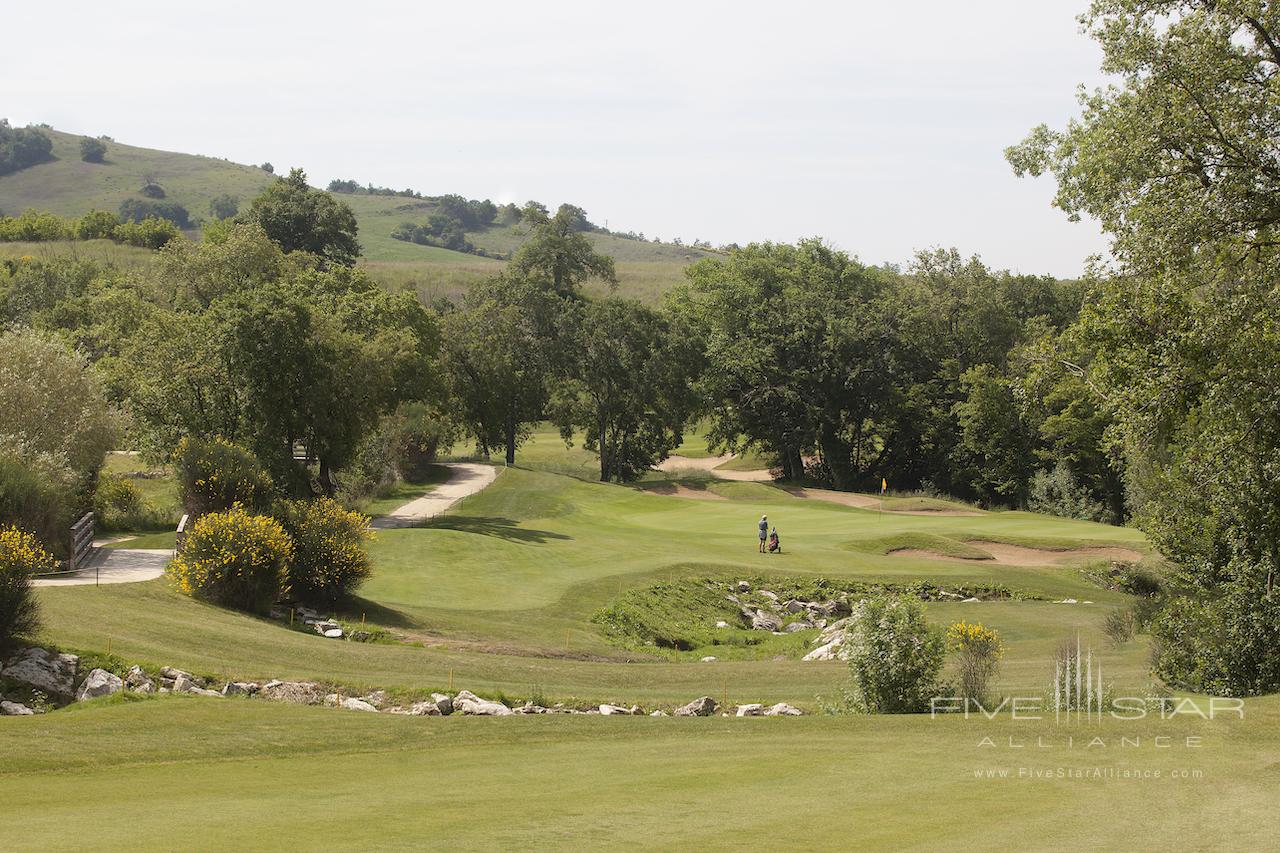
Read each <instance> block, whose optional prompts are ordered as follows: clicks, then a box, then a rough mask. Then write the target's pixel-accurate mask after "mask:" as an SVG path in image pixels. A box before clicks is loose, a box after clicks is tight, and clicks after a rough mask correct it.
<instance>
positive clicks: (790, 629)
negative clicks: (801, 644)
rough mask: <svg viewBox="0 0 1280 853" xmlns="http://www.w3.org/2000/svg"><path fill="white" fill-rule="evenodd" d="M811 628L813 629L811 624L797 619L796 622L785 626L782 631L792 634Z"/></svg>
mask: <svg viewBox="0 0 1280 853" xmlns="http://www.w3.org/2000/svg"><path fill="white" fill-rule="evenodd" d="M812 627H813V623H812V622H807V621H805V620H804V619H797V620H796V621H794V622H792V623H791V624H789V625H787V627H785V628H783V629H782V630H783V631H785V632H786V633H788V634H794V633H795V632H796V631H807V630H808V629H810V628H812Z"/></svg>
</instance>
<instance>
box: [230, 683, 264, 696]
mask: <svg viewBox="0 0 1280 853" xmlns="http://www.w3.org/2000/svg"><path fill="white" fill-rule="evenodd" d="M261 689H262V688H261V687H260V686H259V684H258V682H256V681H228V682H227V683H226V684H225V685H223V687H222V695H223V696H253V695H254V694H256V693H257V692H258V691H259V690H261Z"/></svg>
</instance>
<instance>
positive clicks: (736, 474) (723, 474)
mask: <svg viewBox="0 0 1280 853" xmlns="http://www.w3.org/2000/svg"><path fill="white" fill-rule="evenodd" d="M734 458H735V457H734V455H733V454H732V453H726V454H724V455H723V456H704V457H702V458H701V459H693V458H690V457H688V456H668V457H667V458H666V459H664V460H662V462H661V463H659V464H658V470H659V471H680V470H684V471H710V472H711V473H712V475H713V476H715V477H719V478H720V479H721V480H737V481H739V482H744V483H768V482H770V481H772V480H773V475H772V474H770V473H769V471H768V469H761V470H758V471H721V470H717V468H716V466H718V465H723V464H724V463H726V462H728V461H730V460H731V459H734Z"/></svg>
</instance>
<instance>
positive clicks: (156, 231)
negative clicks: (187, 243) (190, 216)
mask: <svg viewBox="0 0 1280 853" xmlns="http://www.w3.org/2000/svg"><path fill="white" fill-rule="evenodd" d="M181 236H182V232H181V231H179V230H178V226H177V225H174V224H173V223H172V222H170V221H169V220H167V219H161V218H160V217H157V216H148V217H146V218H145V219H142V220H141V221H139V222H121V223H120V224H119V225H117V226H116V227H115V230H114V231H113V232H112V233H111V239H113V240H115V241H116V242H117V243H125V244H127V245H130V246H141V247H142V248H144V249H159V248H161V247H163V246H167V245H168V244H169V243H170V242H171V241H173V240H176V239H177V238H179V237H181Z"/></svg>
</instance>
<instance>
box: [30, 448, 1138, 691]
mask: <svg viewBox="0 0 1280 853" xmlns="http://www.w3.org/2000/svg"><path fill="white" fill-rule="evenodd" d="M531 447H533V448H536V447H537V444H534V445H531ZM561 447H563V446H562V445H561ZM562 453H563V451H562ZM550 456H551V454H548V457H550ZM544 461H546V462H549V459H547V460H544ZM565 463H566V460H565V459H562V460H561V464H565ZM721 485H723V486H740V487H754V488H752V489H750V491H751V494H750V495H749V496H744V497H741V498H739V499H737V500H733V501H694V500H686V499H683V498H676V497H664V496H658V495H651V494H645V493H643V492H640V491H637V490H635V489H630V488H625V487H619V486H614V485H606V484H599V483H594V482H588V481H584V480H579V479H576V478H571V477H564V476H559V475H555V474H551V473H547V472H542V471H528V470H521V469H519V468H514V469H511V470H509V471H507V472H505V473H504V475H503V476H502V477H500V478H499V479H498V481H497V482H496V483H495V484H494V485H493V486H491V487H490V488H489V489H487V490H486V491H484V492H482V493H481V494H479V495H476V496H474V497H472V498H470V499H469V500H468V501H467V503H466V505H465V507H464V508H463V509H462V510H460V511H458V512H455V513H451V514H450V515H448V516H445V517H444V518H442V519H439V520H438V521H436V522H435V523H434V524H432V525H430V526H428V527H425V528H422V529H408V530H387V531H381V532H380V533H379V534H378V536H377V539H376V541H375V542H374V544H373V546H372V556H373V559H374V565H375V569H374V574H373V577H372V578H371V580H370V581H369V582H368V583H367V584H366V586H365V587H364V589H363V590H362V595H363V596H364V601H363V602H362V603H357V604H356V605H354V607H352V608H351V609H350V611H349V615H350V616H351V617H353V618H355V619H357V620H358V619H359V618H360V615H361V614H364V615H365V616H366V618H367V619H368V621H370V622H371V623H374V624H379V625H385V626H388V627H390V628H392V629H393V630H396V631H399V632H401V633H403V634H405V635H407V636H408V637H409V638H410V639H418V640H420V641H421V642H422V643H423V644H424V645H425V646H426V647H425V648H415V647H412V646H409V645H364V644H357V643H346V642H331V641H326V640H323V639H320V638H317V637H312V636H310V635H306V634H300V633H297V632H292V631H289V630H288V629H287V627H282V626H280V625H278V624H276V623H273V622H270V621H267V620H259V619H255V618H252V617H248V616H243V615H240V614H235V613H230V612H227V611H224V610H221V609H218V608H214V607H211V606H208V605H204V604H200V603H197V602H193V601H190V600H189V599H185V598H183V597H181V596H179V595H178V594H177V593H175V592H172V591H170V590H169V589H168V588H167V586H166V582H165V581H163V580H161V581H156V582H151V583H147V584H138V585H126V586H119V587H112V588H107V587H103V588H101V589H94V588H91V587H90V588H62V589H45V590H42V591H41V599H42V603H43V604H44V607H45V612H46V615H47V623H48V626H49V627H48V632H47V633H48V637H49V639H50V640H52V641H54V642H56V643H58V644H60V645H64V646H68V647H74V648H79V649H102V648H104V647H105V646H106V644H107V642H108V641H110V643H111V645H112V648H113V650H114V651H115V653H116V654H118V655H121V656H123V657H125V658H128V659H137V660H138V661H142V662H149V663H155V664H173V665H178V666H189V667H192V668H195V669H198V670H200V671H202V672H209V673H213V674H218V673H223V672H225V673H227V674H231V675H238V676H245V677H313V678H318V679H322V680H323V679H331V680H334V681H339V682H343V683H352V684H358V685H367V686H371V687H374V686H383V687H396V688H403V689H406V690H413V689H425V688H430V687H442V686H446V684H447V681H448V677H449V673H450V671H451V670H452V671H453V672H454V675H455V678H456V680H457V682H458V684H459V686H463V685H465V686H470V687H471V689H474V690H490V691H498V690H500V691H504V692H507V693H508V694H511V695H523V696H527V695H531V694H532V693H534V692H538V691H540V692H543V693H545V694H546V695H548V696H556V697H568V698H572V697H585V698H591V699H599V700H602V701H603V700H606V699H620V700H625V699H631V700H633V701H648V700H661V701H666V702H677V701H681V700H687V698H688V697H689V696H690V695H696V694H698V693H701V692H709V691H710V690H713V689H715V688H716V685H718V684H721V683H723V682H724V681H725V680H728V681H729V682H730V684H731V685H733V688H734V689H735V690H740V691H742V692H743V694H744V695H750V696H752V697H756V698H759V699H760V700H765V699H773V700H775V701H777V700H784V699H785V700H788V701H792V702H795V703H799V704H809V705H811V706H812V704H813V702H814V697H815V696H816V695H817V694H819V693H830V692H831V690H832V689H833V688H834V686H836V685H838V684H839V683H840V682H841V681H842V680H843V678H844V675H843V667H841V666H840V665H837V664H832V665H824V664H814V663H800V662H798V661H796V660H794V659H783V660H744V661H721V662H717V663H715V664H705V665H704V664H681V663H671V662H661V661H659V660H657V659H655V658H654V657H653V656H650V655H646V654H645V653H644V652H643V651H634V650H627V649H623V648H620V647H618V646H615V645H613V644H612V643H610V642H609V641H608V640H607V639H606V638H605V636H604V635H603V632H602V630H601V629H600V628H599V626H597V625H596V624H594V623H592V621H591V618H592V616H593V615H594V614H595V613H596V612H598V611H599V610H601V609H602V608H604V607H605V606H607V605H608V604H609V603H610V602H611V601H613V600H614V599H615V598H616V597H617V596H618V595H620V594H621V593H622V592H624V591H625V590H627V589H634V588H638V587H645V586H649V585H652V584H653V583H655V582H658V581H662V580H670V579H674V578H678V577H687V576H701V575H728V576H732V575H735V574H741V573H747V574H759V573H761V572H774V573H788V574H799V575H807V576H821V577H831V578H844V579H853V580H884V581H892V582H897V583H905V582H909V581H911V580H913V579H929V580H933V581H935V582H938V583H949V584H958V583H971V584H988V585H995V584H1001V585H1004V586H1007V587H1010V588H1011V589H1019V590H1023V591H1025V592H1027V593H1028V594H1029V595H1034V596H1037V597H1041V598H1044V599H1050V600H1056V599H1060V598H1076V599H1079V600H1091V601H1094V602H1095V604H1093V605H1087V606H1086V605H1078V606H1070V605H1053V604H1049V603H1045V602H1036V601H1012V602H986V603H980V604H970V605H935V606H934V607H936V608H937V610H936V612H937V613H938V614H941V615H942V616H943V618H944V619H946V620H953V619H957V618H961V617H966V618H970V619H972V618H981V619H982V620H983V621H984V622H987V623H989V624H992V625H994V626H995V627H997V628H1002V626H1004V625H1009V626H1011V630H1012V627H1016V629H1017V630H1016V633H1017V634H1018V636H1017V638H1016V639H1011V641H1010V650H1009V654H1008V656H1007V658H1006V663H1005V667H1004V678H1005V679H1006V682H1007V684H1009V685H1016V684H1020V685H1023V686H1041V685H1043V683H1044V682H1045V681H1046V679H1047V677H1048V676H1047V675H1046V671H1047V668H1048V667H1049V656H1050V654H1051V652H1052V648H1053V646H1054V644H1055V643H1056V642H1057V641H1059V640H1061V639H1063V638H1064V637H1071V636H1075V635H1076V634H1077V633H1079V634H1080V635H1081V636H1082V637H1084V639H1085V640H1086V642H1088V643H1091V644H1092V645H1093V646H1094V647H1095V648H1096V649H1098V650H1099V652H1100V653H1101V654H1102V655H1103V656H1104V658H1105V659H1106V661H1107V664H1108V667H1109V670H1110V671H1111V672H1113V673H1115V675H1116V677H1117V678H1123V679H1125V680H1126V681H1128V682H1130V683H1143V684H1145V683H1146V680H1147V676H1146V660H1145V654H1146V653H1145V649H1144V647H1143V644H1142V643H1140V642H1139V643H1133V644H1129V647H1126V648H1120V649H1112V648H1110V647H1109V646H1108V645H1107V643H1106V641H1105V639H1104V637H1103V635H1102V633H1101V631H1100V628H1099V626H1098V624H1097V623H1098V622H1099V621H1100V619H1101V617H1102V615H1103V613H1104V612H1105V607H1109V606H1116V605H1119V604H1122V603H1124V602H1126V601H1128V600H1129V599H1128V598H1127V597H1126V596H1123V595H1121V594H1120V593H1115V592H1108V591H1105V590H1102V589H1099V588H1098V587H1096V586H1095V585H1093V584H1092V583H1090V582H1089V581H1088V580H1087V579H1085V578H1084V577H1083V576H1082V574H1081V573H1080V571H1079V570H1078V569H1074V568H1062V567H1036V568H1019V567H1015V566H1006V565H995V564H992V563H991V562H990V561H975V563H973V564H967V563H959V562H954V561H953V562H944V561H936V560H926V559H909V558H903V557H896V556H886V555H884V554H882V553H876V552H875V549H874V548H873V549H871V552H866V551H861V552H860V551H857V550H851V546H852V544H853V543H857V542H859V541H869V540H875V541H879V540H883V539H884V538H885V537H886V536H892V535H897V534H904V533H912V532H917V533H927V534H930V535H934V536H943V537H947V538H951V539H955V540H958V541H962V538H963V537H973V536H985V537H988V538H991V539H996V540H1003V539H1008V538H1014V537H1029V538H1036V537H1044V538H1046V539H1048V540H1051V541H1058V540H1063V539H1071V538H1079V539H1081V540H1088V541H1106V542H1112V543H1129V544H1132V543H1135V542H1140V541H1141V537H1140V535H1139V534H1137V533H1136V532H1135V531H1132V530H1127V529H1124V528H1114V527H1105V526H1102V525H1095V524H1089V523H1086V522H1076V521H1069V520H1064V519H1056V518H1048V517H1043V516H1036V515H1032V514H1029V513H998V514H990V515H984V516H979V517H945V516H944V517H936V518H935V517H926V516H890V515H887V514H886V515H883V516H881V515H879V514H878V513H875V512H868V511H864V510H858V509H853V508H850V507H845V506H841V505H838V504H831V503H826V502H821V501H815V500H802V499H797V498H794V497H792V496H790V495H788V494H787V493H785V492H783V491H781V490H778V489H774V488H772V487H770V486H761V485H759V484H753V483H741V484H716V486H717V488H718V487H720V486H721ZM765 512H767V513H768V514H769V516H770V519H771V520H774V521H776V523H778V525H779V528H780V530H781V531H782V532H783V533H784V537H785V539H784V541H785V542H786V543H787V553H785V554H783V555H781V556H777V555H774V556H761V555H759V554H757V553H756V552H755V538H754V537H755V520H756V519H758V518H759V517H760V515H761V514H762V513H765ZM932 611H933V608H931V612H932ZM646 658H647V659H648V660H649V662H646V663H643V664H636V663H627V661H628V660H632V661H635V660H641V661H643V660H646ZM1006 682H1002V683H1006Z"/></svg>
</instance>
